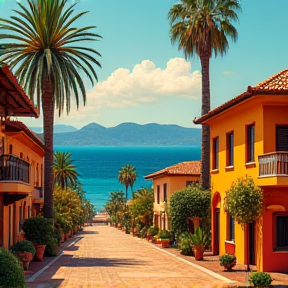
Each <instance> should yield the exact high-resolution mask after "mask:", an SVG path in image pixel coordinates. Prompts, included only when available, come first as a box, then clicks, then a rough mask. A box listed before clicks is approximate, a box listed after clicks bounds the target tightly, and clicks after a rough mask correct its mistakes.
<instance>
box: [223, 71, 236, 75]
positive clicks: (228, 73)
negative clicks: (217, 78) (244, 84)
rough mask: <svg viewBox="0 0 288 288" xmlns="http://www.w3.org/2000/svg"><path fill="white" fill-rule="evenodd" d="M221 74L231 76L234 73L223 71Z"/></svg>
mask: <svg viewBox="0 0 288 288" xmlns="http://www.w3.org/2000/svg"><path fill="white" fill-rule="evenodd" d="M222 74H224V75H232V74H234V72H233V71H223V72H222Z"/></svg>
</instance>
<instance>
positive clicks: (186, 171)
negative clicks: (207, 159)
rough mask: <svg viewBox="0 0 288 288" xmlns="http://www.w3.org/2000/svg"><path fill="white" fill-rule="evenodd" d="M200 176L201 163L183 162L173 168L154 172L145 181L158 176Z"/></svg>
mask: <svg viewBox="0 0 288 288" xmlns="http://www.w3.org/2000/svg"><path fill="white" fill-rule="evenodd" d="M200 174H201V161H185V162H181V163H178V164H175V165H173V166H170V167H167V168H165V169H162V170H160V171H157V172H154V173H152V174H149V175H147V176H145V177H144V178H145V179H153V178H155V177H159V176H166V175H189V176H191V175H200Z"/></svg>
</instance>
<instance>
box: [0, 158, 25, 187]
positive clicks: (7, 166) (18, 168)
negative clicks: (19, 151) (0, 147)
mask: <svg viewBox="0 0 288 288" xmlns="http://www.w3.org/2000/svg"><path fill="white" fill-rule="evenodd" d="M29 166H30V164H29V163H28V162H26V161H24V160H23V159H21V158H18V157H16V156H13V155H2V156H0V181H7V180H8V181H22V182H26V183H29Z"/></svg>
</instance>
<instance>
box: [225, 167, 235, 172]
mask: <svg viewBox="0 0 288 288" xmlns="http://www.w3.org/2000/svg"><path fill="white" fill-rule="evenodd" d="M225 171H226V172H228V171H234V166H226V167H225Z"/></svg>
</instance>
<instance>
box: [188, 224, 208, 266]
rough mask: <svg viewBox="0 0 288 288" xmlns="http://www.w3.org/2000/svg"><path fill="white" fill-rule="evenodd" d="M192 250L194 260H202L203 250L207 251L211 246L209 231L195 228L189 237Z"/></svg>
mask: <svg viewBox="0 0 288 288" xmlns="http://www.w3.org/2000/svg"><path fill="white" fill-rule="evenodd" d="M191 242H192V249H193V253H194V257H195V260H197V261H199V260H203V255H204V251H205V249H208V248H209V247H210V244H211V237H210V231H209V232H208V229H202V228H201V227H200V226H199V227H197V229H196V231H195V233H194V234H192V236H191Z"/></svg>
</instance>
